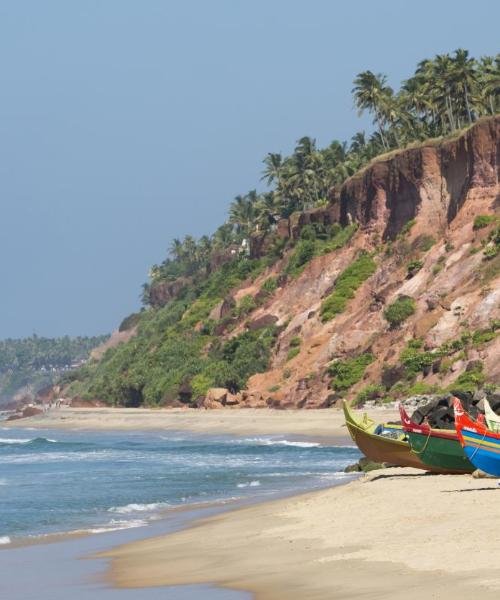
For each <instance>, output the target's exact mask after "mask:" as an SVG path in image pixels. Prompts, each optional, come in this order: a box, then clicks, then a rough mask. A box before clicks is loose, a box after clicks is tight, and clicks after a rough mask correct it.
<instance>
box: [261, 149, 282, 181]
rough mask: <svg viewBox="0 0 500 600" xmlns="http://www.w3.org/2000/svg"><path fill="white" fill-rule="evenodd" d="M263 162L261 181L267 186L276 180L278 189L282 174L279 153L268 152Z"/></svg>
mask: <svg viewBox="0 0 500 600" xmlns="http://www.w3.org/2000/svg"><path fill="white" fill-rule="evenodd" d="M263 162H264V165H265V169H264V172H263V173H262V177H261V181H263V180H265V181H266V183H267V185H270V184H271V183H272V182H273V181H275V180H276V184H277V186H278V188H279V187H280V183H281V182H280V180H281V175H282V172H283V157H282V156H281V154H280V153H279V152H269V153H268V155H267V156H266V158H265V159H264V161H263Z"/></svg>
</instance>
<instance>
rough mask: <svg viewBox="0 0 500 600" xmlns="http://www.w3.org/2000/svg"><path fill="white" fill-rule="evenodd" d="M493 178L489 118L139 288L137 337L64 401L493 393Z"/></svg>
mask: <svg viewBox="0 0 500 600" xmlns="http://www.w3.org/2000/svg"><path fill="white" fill-rule="evenodd" d="M499 180H500V117H495V118H489V119H483V120H481V121H479V122H478V123H476V124H475V125H473V126H472V127H471V128H469V129H468V130H467V131H465V132H464V133H463V134H461V135H460V136H459V137H457V138H456V139H452V140H447V141H441V142H433V141H430V142H428V143H424V144H422V145H420V146H416V147H413V148H410V149H406V150H401V151H396V152H392V153H391V154H387V155H384V156H381V157H379V158H378V159H375V160H374V161H372V163H371V164H369V165H367V166H366V167H365V168H364V169H363V170H362V171H361V172H359V173H357V174H356V175H354V176H353V177H351V178H350V179H348V180H347V181H346V182H345V183H344V184H343V185H342V187H341V188H340V189H334V190H332V192H331V194H330V200H329V202H328V203H327V204H326V205H325V206H321V207H319V208H316V209H312V210H310V211H302V212H295V213H293V214H291V215H290V216H289V217H288V218H286V219H281V220H279V221H278V222H277V223H276V225H275V226H274V227H273V228H271V230H270V231H269V232H267V233H265V234H261V235H260V234H255V235H253V236H252V238H251V239H250V240H249V242H250V244H249V246H246V245H245V243H243V244H242V245H241V246H233V247H226V248H225V250H224V251H223V252H221V253H220V255H218V256H217V257H216V258H215V259H214V258H212V259H211V263H210V266H209V268H207V270H206V272H205V273H204V275H203V276H202V277H201V276H199V275H198V276H197V277H192V278H189V277H185V276H184V275H182V274H181V275H180V276H178V277H174V276H173V275H172V276H169V277H168V278H167V279H164V280H161V281H157V282H155V280H154V278H153V280H152V283H151V285H150V286H148V288H147V289H146V294H147V296H148V300H149V302H150V307H149V308H147V309H146V310H144V311H143V312H141V313H138V314H137V315H133V316H131V317H129V318H128V319H127V320H126V321H125V322H124V324H123V327H122V328H124V329H129V330H131V329H132V327H133V328H134V329H133V333H134V334H135V335H133V336H132V337H131V339H129V340H128V341H126V342H124V343H121V344H119V345H118V346H116V347H114V348H110V349H109V350H107V351H106V352H105V353H104V355H103V356H102V358H100V359H99V360H94V361H91V362H90V363H89V364H87V365H86V366H85V367H84V369H82V370H80V371H77V372H75V373H72V374H71V376H70V377H69V378H68V379H67V381H66V384H67V387H66V390H65V394H66V395H69V396H72V397H84V398H87V399H92V398H97V399H99V400H102V401H105V402H107V403H110V404H123V405H128V406H137V405H141V404H148V405H187V406H206V407H219V406H222V405H223V404H229V405H232V406H262V407H265V406H273V407H283V408H286V407H306V408H313V407H320V406H321V407H324V406H330V405H332V404H334V403H336V402H337V401H338V400H339V399H340V398H341V397H348V398H351V399H357V400H358V401H360V402H363V401H364V400H367V399H373V398H378V399H380V400H384V399H395V398H399V397H403V396H405V395H409V394H412V393H424V392H430V391H436V390H441V389H451V388H453V389H461V390H470V391H473V390H475V389H477V388H478V387H483V386H485V385H489V386H495V385H498V384H500V336H498V331H499V330H500V252H499V248H500V227H499V226H500V220H499V216H500V185H499ZM166 264H167V267H168V269H169V270H170V271H172V266H171V264H170V263H168V261H167V263H166ZM170 271H169V272H170ZM214 387H216V388H226V389H227V390H228V393H226V392H223V391H221V390H217V391H213V390H211V389H210V388H214Z"/></svg>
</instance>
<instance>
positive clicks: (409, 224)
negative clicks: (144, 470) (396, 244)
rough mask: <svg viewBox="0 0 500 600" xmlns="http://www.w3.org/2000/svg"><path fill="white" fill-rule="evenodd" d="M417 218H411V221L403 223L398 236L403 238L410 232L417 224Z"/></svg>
mask: <svg viewBox="0 0 500 600" xmlns="http://www.w3.org/2000/svg"><path fill="white" fill-rule="evenodd" d="M416 222H417V221H416V219H410V220H409V221H406V223H405V224H404V225H403V227H401V230H400V232H399V234H398V238H402V237H404V236H405V235H407V234H408V233H410V231H411V228H412V227H413V226H414V225H415V223H416Z"/></svg>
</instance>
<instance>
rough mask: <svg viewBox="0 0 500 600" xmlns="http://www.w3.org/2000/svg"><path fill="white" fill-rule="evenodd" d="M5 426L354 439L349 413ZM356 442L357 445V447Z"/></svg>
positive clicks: (162, 414)
mask: <svg viewBox="0 0 500 600" xmlns="http://www.w3.org/2000/svg"><path fill="white" fill-rule="evenodd" d="M368 412H369V414H370V415H371V416H372V417H373V418H375V419H377V420H378V421H390V420H396V421H399V413H398V412H397V411H396V410H394V409H389V410H388V409H372V410H371V411H368ZM2 426H11V427H34V428H40V429H79V430H85V429H88V430H94V431H99V430H130V431H145V430H154V429H156V430H158V429H166V430H177V431H190V432H195V433H200V434H204V433H205V434H234V435H259V434H260V435H294V436H305V437H307V438H308V439H315V438H332V440H335V441H337V442H339V443H340V442H341V441H342V440H343V441H346V440H347V439H349V440H350V438H349V434H348V432H347V429H346V427H345V423H344V415H343V412H342V411H341V410H339V409H325V410H311V411H304V410H287V411H283V410H272V409H243V410H231V409H221V410H183V409H158V410H151V409H146V408H60V409H50V410H48V411H47V412H45V413H43V414H40V415H37V416H34V417H28V418H25V419H17V420H15V421H8V422H7V421H6V422H3V423H2ZM351 443H352V442H351Z"/></svg>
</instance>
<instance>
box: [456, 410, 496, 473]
mask: <svg viewBox="0 0 500 600" xmlns="http://www.w3.org/2000/svg"><path fill="white" fill-rule="evenodd" d="M454 408H455V428H456V430H457V434H458V438H459V440H460V443H461V444H462V447H463V449H464V452H465V454H466V456H467V458H468V459H469V460H470V462H471V463H472V464H473V465H474V466H475V467H476V468H477V469H481V471H484V472H485V473H488V474H490V475H494V476H495V477H500V434H499V433H495V432H494V431H491V429H488V427H486V425H485V424H484V423H481V422H479V421H474V420H473V419H471V417H470V416H469V415H468V414H467V413H466V412H465V411H464V409H463V406H462V403H461V402H460V400H458V398H455V400H454Z"/></svg>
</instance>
